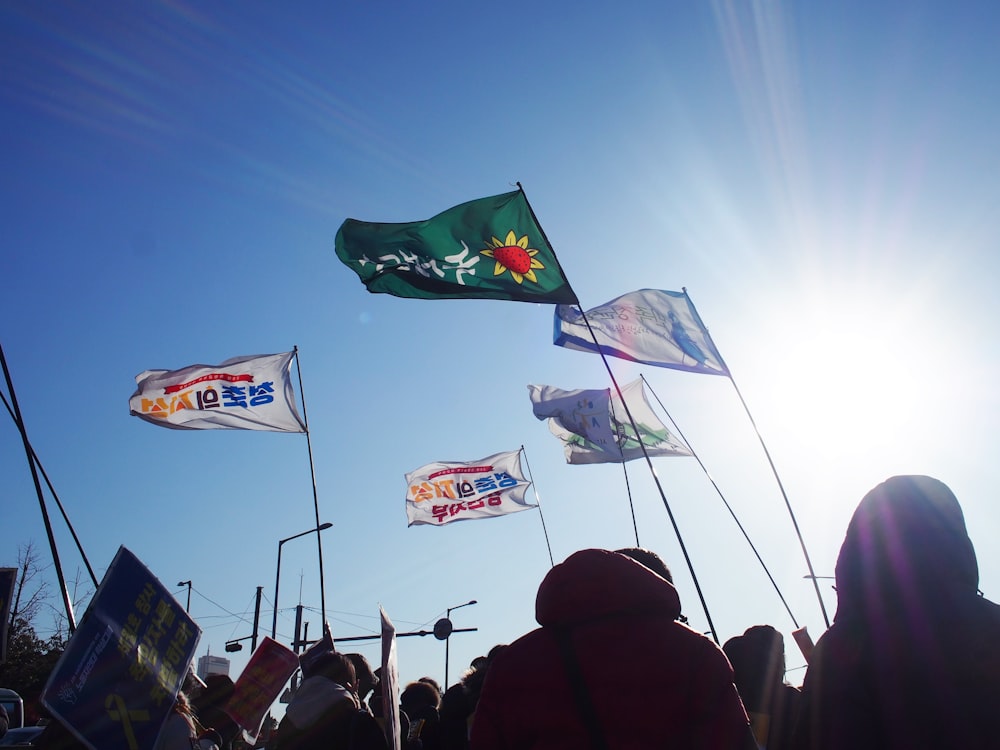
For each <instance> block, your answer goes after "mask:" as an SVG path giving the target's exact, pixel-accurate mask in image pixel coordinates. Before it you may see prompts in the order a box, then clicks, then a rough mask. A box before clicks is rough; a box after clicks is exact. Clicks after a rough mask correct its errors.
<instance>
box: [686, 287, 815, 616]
mask: <svg viewBox="0 0 1000 750" xmlns="http://www.w3.org/2000/svg"><path fill="white" fill-rule="evenodd" d="M681 291H682V292H684V297H685V299H687V303H688V305H690V306H691V309H692V310H695V306H694V303H693V302H692V301H691V298H690V297H688V293H687V288H686V287H681ZM695 315H697V311H695ZM698 318H699V320H700V318H701V316H698ZM705 330H706V331H708V328H705ZM716 351H718V349H716ZM719 361H720V363H721V364H722V366H723V367H724V368H725V370H726V377H728V378H729V382H730V383H732V384H733V389H734V390H735V391H736V395H737V396H738V397H739V399H740V403H741V404H743V410H744V411H745V412H746V415H747V418H748V419H749V420H750V425H751V426H752V427H753V430H754V432H755V433H757V440H759V441H760V447H761V448H763V449H764V456H766V457H767V463H768V464H769V465H770V466H771V473H772V474H774V480H775V481H776V482H777V483H778V489H779V490H780V491H781V497H782V498H784V500H785V507H786V508H787V509H788V515H789V517H790V518H791V519H792V526H793V528H794V529H795V536H797V537H798V540H799V546H800V547H801V548H802V556H803V557H804V558H805V560H806V567H807V568H808V569H809V577H810V578H811V579H812V582H813V588H815V590H816V599H817V601H819V609H820V611H821V612H822V613H823V622H825V623H826V627H827V628H829V627H830V618H829V617H828V616H827V614H826V605H825V604H824V603H823V595H822V594H821V593H820V590H819V583H818V581H817V580H816V572H815V571H814V570H813V565H812V560H810V559H809V551H808V550H807V549H806V542H805V539H803V538H802V531H801V530H800V529H799V522H798V521H797V520H796V518H795V511H793V510H792V503H791V501H789V499H788V493H786V492H785V486H784V485H783V484H782V483H781V477H779V476H778V469H777V467H775V465H774V461H773V460H772V459H771V452H770V451H769V450H768V449H767V445H766V444H765V443H764V437H763V435H761V434H760V430H758V429H757V423H756V422H755V421H754V418H753V415H752V414H751V413H750V407H749V406H747V402H746V401H745V400H744V398H743V394H742V393H740V389H739V386H737V385H736V380H735V379H734V378H733V373H732V370H730V369H729V365H727V364H726V363H725V361H724V360H723V359H722V354H721V353H719Z"/></svg>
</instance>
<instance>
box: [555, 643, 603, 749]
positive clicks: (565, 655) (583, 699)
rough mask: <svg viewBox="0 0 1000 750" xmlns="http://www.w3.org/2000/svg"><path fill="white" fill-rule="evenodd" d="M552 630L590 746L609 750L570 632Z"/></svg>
mask: <svg viewBox="0 0 1000 750" xmlns="http://www.w3.org/2000/svg"><path fill="white" fill-rule="evenodd" d="M553 630H554V635H555V639H556V643H558V644H559V652H560V654H561V655H562V660H563V666H565V667H566V675H567V676H568V677H569V684H570V687H571V688H572V689H573V700H574V702H575V703H576V708H577V711H578V712H579V714H580V719H581V720H582V721H583V725H584V726H585V727H586V728H587V734H589V735H590V746H591V747H592V748H594V750H609V748H608V742H607V740H606V739H605V738H604V731H603V730H602V729H601V723H600V722H599V721H598V720H597V713H596V712H595V711H594V702H593V701H592V700H591V698H590V691H588V690H587V685H586V683H584V681H583V673H582V672H581V671H580V662H579V660H578V659H577V658H576V650H575V649H574V648H573V641H572V634H571V633H570V631H569V630H568V629H567V628H554V629H553Z"/></svg>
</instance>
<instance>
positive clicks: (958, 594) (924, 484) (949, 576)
mask: <svg viewBox="0 0 1000 750" xmlns="http://www.w3.org/2000/svg"><path fill="white" fill-rule="evenodd" d="M836 580H837V601H838V607H837V617H836V619H837V620H838V621H842V620H845V619H846V620H856V619H865V620H871V619H872V618H878V619H885V618H890V619H891V618H893V617H903V618H906V619H907V620H909V621H911V622H919V621H920V620H921V619H923V618H926V617H928V616H933V615H934V613H936V612H944V611H947V609H948V606H949V603H950V602H952V601H954V600H955V599H956V598H966V597H968V596H975V594H976V591H977V588H978V586H979V567H978V564H977V562H976V552H975V549H974V548H973V546H972V541H971V540H970V539H969V534H968V531H967V530H966V526H965V517H964V516H963V514H962V508H961V506H960V505H959V504H958V500H957V499H956V498H955V495H954V494H953V493H952V491H951V490H950V489H949V488H948V487H947V485H945V484H944V483H942V482H940V481H938V480H937V479H932V478H931V477H925V476H896V477H892V478H890V479H887V480H886V481H884V482H882V483H881V484H880V485H878V486H877V487H875V488H874V489H872V490H871V491H870V492H869V493H868V494H867V495H865V497H864V498H863V499H862V500H861V503H860V504H859V505H858V507H857V509H856V510H855V512H854V515H853V517H852V518H851V522H850V524H849V525H848V527H847V534H846V535H845V537H844V543H843V545H842V546H841V548H840V555H839V556H838V558H837V568H836Z"/></svg>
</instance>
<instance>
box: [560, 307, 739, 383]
mask: <svg viewBox="0 0 1000 750" xmlns="http://www.w3.org/2000/svg"><path fill="white" fill-rule="evenodd" d="M588 321H589V323H590V325H589V326H588V324H587V323H588ZM595 339H596V342H595ZM553 343H555V345H556V346H564V347H566V348H567V349H577V350H579V351H584V352H597V351H601V352H604V354H606V355H610V356H612V357H620V358H622V359H627V360H630V361H632V362H642V363H643V364H647V365H653V366H655V367H669V368H671V369H674V370H687V371H688V372H702V373H706V374H709V375H729V370H728V369H727V368H726V365H725V363H724V362H723V360H722V355H721V354H719V350H718V349H716V348H715V343H714V342H713V341H712V337H711V336H709V335H708V329H707V328H705V325H704V323H702V322H701V318H700V317H699V316H698V312H697V311H696V310H695V309H694V305H692V304H691V300H690V299H689V298H688V296H687V293H686V292H668V291H665V290H663V289H639V290H638V291H635V292H629V293H628V294H623V295H622V296H620V297H616V298H615V299H613V300H611V301H610V302H606V303H604V304H603V305H598V306H597V307H595V308H593V309H592V310H587V317H586V320H584V317H583V314H582V313H581V312H580V310H578V309H577V308H576V307H573V306H572V305H558V306H557V307H556V311H555V340H554V342H553Z"/></svg>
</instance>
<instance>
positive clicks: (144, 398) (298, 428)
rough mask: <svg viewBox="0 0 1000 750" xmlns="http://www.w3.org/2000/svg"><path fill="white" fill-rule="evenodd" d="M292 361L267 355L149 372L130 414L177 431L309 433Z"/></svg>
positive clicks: (289, 355) (290, 354) (143, 377)
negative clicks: (294, 386) (297, 398)
mask: <svg viewBox="0 0 1000 750" xmlns="http://www.w3.org/2000/svg"><path fill="white" fill-rule="evenodd" d="M294 356H295V353H294V352H286V353H284V354H263V355H255V356H251V357H234V358H233V359H227V360H226V361H225V362H223V363H222V364H219V365H191V366H190V367H185V368H184V369H182V370H146V371H145V372H142V373H140V374H138V375H136V377H135V382H136V385H137V389H136V392H135V393H133V394H132V398H130V399H129V402H128V405H129V410H130V413H131V414H132V415H133V416H136V417H139V418H140V419H144V420H146V421H147V422H152V423H153V424H158V425H160V426H161V427H170V428H172V429H175V430H270V431H273V432H305V431H306V429H305V425H304V424H303V423H302V420H301V419H299V414H298V412H297V411H296V409H295V393H294V392H293V391H292V381H291V378H290V376H289V371H290V370H291V366H292V358H293V357H294Z"/></svg>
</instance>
